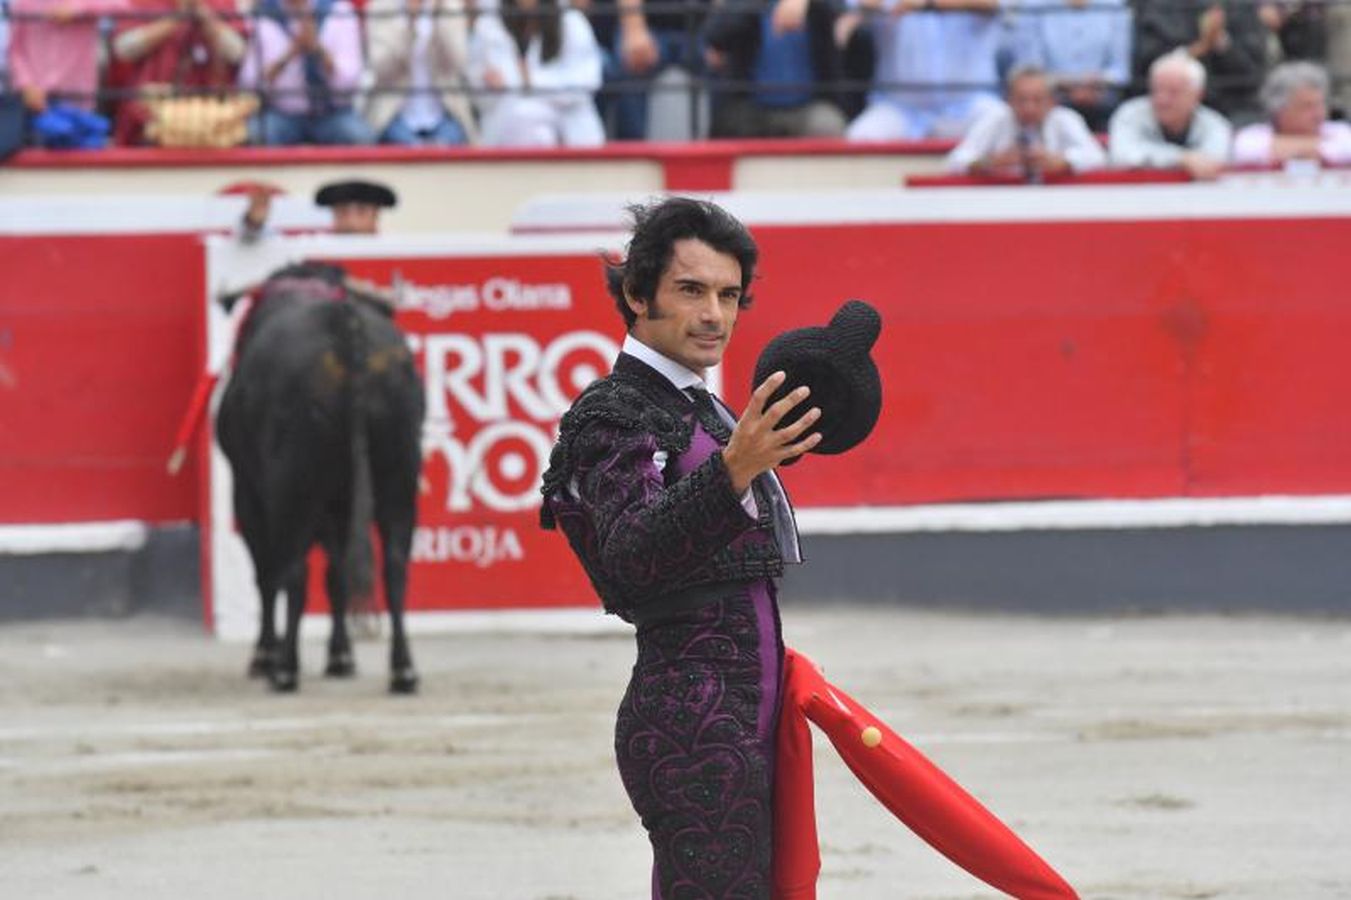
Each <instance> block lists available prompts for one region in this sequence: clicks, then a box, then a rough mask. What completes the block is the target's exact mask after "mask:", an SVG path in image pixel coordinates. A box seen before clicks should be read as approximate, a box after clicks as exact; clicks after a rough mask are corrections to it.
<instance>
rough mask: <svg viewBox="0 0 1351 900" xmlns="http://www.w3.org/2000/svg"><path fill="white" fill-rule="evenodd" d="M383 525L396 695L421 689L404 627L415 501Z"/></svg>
mask: <svg viewBox="0 0 1351 900" xmlns="http://www.w3.org/2000/svg"><path fill="white" fill-rule="evenodd" d="M378 524H379V528H380V542H381V544H383V545H384V552H385V568H384V579H385V598H386V600H387V601H388V603H389V630H390V632H391V634H390V645H389V689H390V691H391V692H392V693H395V694H412V693H416V692H417V686H418V674H417V669H415V668H413V654H412V652H411V651H409V649H408V636H407V635H406V634H405V633H404V628H403V610H404V598H405V596H406V595H407V593H408V557H409V554H410V552H411V550H412V546H413V511H412V504H411V503H410V504H409V508H408V510H407V511H406V512H404V511H400V513H399V514H397V515H394V516H392V517H390V521H386V520H385V518H384V517H383V516H382V517H381V520H380V522H379V523H378Z"/></svg>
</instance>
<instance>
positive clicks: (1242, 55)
mask: <svg viewBox="0 0 1351 900" xmlns="http://www.w3.org/2000/svg"><path fill="white" fill-rule="evenodd" d="M1271 37H1272V34H1271V29H1270V28H1268V27H1267V25H1266V24H1265V23H1263V21H1262V19H1261V17H1260V16H1259V15H1258V7H1257V5H1256V4H1254V3H1253V2H1252V0H1215V2H1212V3H1211V4H1210V5H1209V6H1208V7H1206V8H1205V9H1202V10H1198V9H1197V7H1196V5H1194V4H1192V3H1179V2H1177V0H1137V3H1136V7H1135V74H1136V76H1137V77H1142V76H1143V75H1144V74H1145V73H1146V72H1147V71H1148V70H1149V67H1150V66H1151V65H1153V63H1154V61H1155V60H1156V59H1158V58H1159V57H1161V56H1163V55H1164V54H1166V53H1171V52H1172V51H1174V50H1177V49H1182V50H1184V51H1185V52H1186V53H1188V54H1189V55H1191V56H1192V58H1194V59H1196V60H1198V61H1200V63H1201V64H1202V65H1203V66H1204V67H1205V70H1206V73H1207V81H1208V83H1209V84H1210V90H1209V92H1208V93H1207V95H1206V102H1207V104H1209V105H1210V106H1211V107H1213V108H1214V109H1216V110H1218V111H1219V112H1220V113H1221V114H1223V115H1225V116H1227V117H1228V118H1230V119H1233V120H1235V121H1245V120H1247V121H1251V120H1253V119H1257V118H1259V117H1260V115H1261V112H1260V109H1259V107H1258V104H1257V89H1258V87H1260V86H1261V84H1262V78H1263V76H1264V75H1265V74H1266V70H1267V42H1268V41H1269V40H1270V39H1271Z"/></svg>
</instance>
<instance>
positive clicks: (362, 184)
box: [314, 179, 399, 207]
mask: <svg viewBox="0 0 1351 900" xmlns="http://www.w3.org/2000/svg"><path fill="white" fill-rule="evenodd" d="M314 202H315V205H317V206H337V205H338V204H339V203H369V204H371V205H372V206H385V207H388V206H394V205H396V204H397V203H398V202H399V198H398V197H397V196H395V194H394V192H393V191H392V190H390V189H389V188H388V187H386V186H385V185H383V184H379V183H377V182H374V181H361V180H360V179H352V180H350V181H334V182H330V183H329V184H326V185H324V186H323V187H321V188H319V190H318V192H317V193H315V195H314Z"/></svg>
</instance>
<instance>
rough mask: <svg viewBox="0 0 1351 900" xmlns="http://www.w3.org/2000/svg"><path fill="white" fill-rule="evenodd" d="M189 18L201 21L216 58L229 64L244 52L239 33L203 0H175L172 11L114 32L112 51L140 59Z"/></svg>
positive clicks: (122, 57) (127, 58) (125, 58)
mask: <svg viewBox="0 0 1351 900" xmlns="http://www.w3.org/2000/svg"><path fill="white" fill-rule="evenodd" d="M193 19H196V20H197V21H199V22H200V23H201V25H202V33H203V34H204V35H205V36H206V40H207V43H208V44H209V45H210V47H211V50H212V52H213V53H214V54H215V56H216V57H217V58H218V59H221V60H223V61H225V62H227V63H230V64H231V65H235V64H237V63H238V62H239V60H240V59H241V58H242V57H243V55H244V38H243V36H242V35H241V34H240V33H239V32H238V31H237V30H235V28H233V27H231V25H229V24H227V23H226V22H225V21H224V20H223V19H221V17H220V16H219V15H217V13H216V11H215V10H214V9H212V8H211V6H210V4H208V3H206V2H205V0H178V9H177V11H176V12H174V13H170V14H168V15H165V16H161V17H160V18H158V19H155V20H153V21H151V22H146V23H144V24H141V25H133V26H132V27H130V28H127V29H125V30H123V31H120V32H118V34H117V36H116V37H114V38H113V55H114V56H116V57H117V58H118V59H119V60H122V61H123V62H137V61H138V60H141V59H144V58H145V57H147V56H149V55H150V54H151V53H152V52H154V51H155V50H156V49H157V48H158V47H159V46H160V45H161V44H163V43H164V42H165V41H167V40H168V39H169V38H171V37H173V35H174V33H175V32H176V31H178V30H179V29H181V28H186V27H187V24H188V22H190V21H191V20H193Z"/></svg>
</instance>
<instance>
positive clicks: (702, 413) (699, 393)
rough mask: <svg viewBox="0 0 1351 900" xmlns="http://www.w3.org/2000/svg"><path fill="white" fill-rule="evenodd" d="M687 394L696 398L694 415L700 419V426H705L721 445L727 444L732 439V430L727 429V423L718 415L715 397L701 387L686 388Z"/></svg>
mask: <svg viewBox="0 0 1351 900" xmlns="http://www.w3.org/2000/svg"><path fill="white" fill-rule="evenodd" d="M685 392H686V393H688V394H689V395H690V396H691V397H692V398H694V415H695V417H696V418H698V419H699V424H700V425H702V426H704V430H705V431H707V432H708V433H709V434H711V435H713V437H714V438H716V439H717V440H718V442H719V443H722V444H725V443H727V441H728V440H730V439H731V437H732V429H730V428H728V427H727V423H726V422H725V421H723V418H722V416H721V415H719V414H718V407H717V406H716V405H715V401H714V400H713V395H712V394H710V393H709V392H708V391H707V390H705V389H704V388H701V387H689V388H685Z"/></svg>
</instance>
